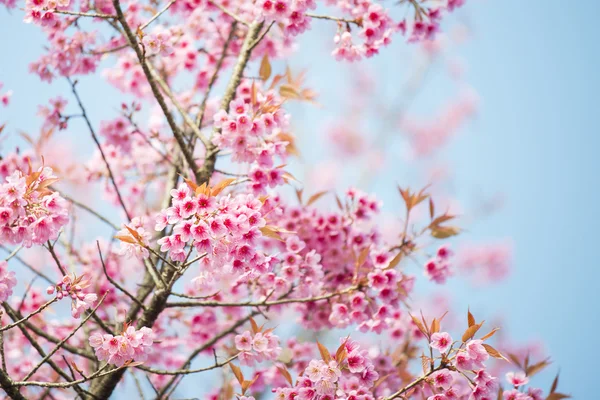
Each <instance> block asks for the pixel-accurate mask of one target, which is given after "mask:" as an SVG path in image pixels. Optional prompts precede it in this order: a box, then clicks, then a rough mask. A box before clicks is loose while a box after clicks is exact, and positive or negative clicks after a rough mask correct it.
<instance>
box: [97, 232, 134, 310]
mask: <svg viewBox="0 0 600 400" xmlns="http://www.w3.org/2000/svg"><path fill="white" fill-rule="evenodd" d="M96 246H97V247H98V255H99V256H100V262H101V263H102V269H103V270H104V275H105V276H106V279H108V281H109V282H110V283H112V284H113V285H114V286H115V287H116V288H117V289H119V290H120V291H121V292H123V294H125V295H126V296H127V297H129V298H130V299H131V300H133V301H134V302H135V303H137V305H138V306H140V307H141V308H142V309H143V310H146V306H144V303H142V302H141V301H139V300H138V299H137V297H135V296H134V295H132V294H131V293H129V291H128V290H127V289H125V288H124V287H123V286H121V285H120V284H119V283H118V282H117V281H115V280H114V279H113V278H111V277H110V275H108V271H107V270H106V264H105V263H104V258H103V257H102V251H101V250H100V242H99V241H97V240H96Z"/></svg>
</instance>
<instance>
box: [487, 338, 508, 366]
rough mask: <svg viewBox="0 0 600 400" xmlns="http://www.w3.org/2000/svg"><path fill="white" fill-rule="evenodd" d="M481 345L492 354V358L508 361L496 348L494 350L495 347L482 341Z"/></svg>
mask: <svg viewBox="0 0 600 400" xmlns="http://www.w3.org/2000/svg"><path fill="white" fill-rule="evenodd" d="M483 347H485V351H487V353H488V354H489V355H490V356H492V357H494V358H497V359H500V360H505V361H508V359H507V358H506V357H504V356H503V355H502V354H500V352H499V351H498V350H496V349H495V348H493V347H492V346H490V345H489V344H486V343H484V344H483ZM509 362H510V361H509Z"/></svg>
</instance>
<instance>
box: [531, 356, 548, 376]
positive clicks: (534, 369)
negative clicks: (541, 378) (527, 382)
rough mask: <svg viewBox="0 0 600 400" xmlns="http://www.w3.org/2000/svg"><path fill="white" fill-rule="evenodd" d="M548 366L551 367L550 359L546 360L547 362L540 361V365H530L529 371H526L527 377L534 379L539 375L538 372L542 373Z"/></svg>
mask: <svg viewBox="0 0 600 400" xmlns="http://www.w3.org/2000/svg"><path fill="white" fill-rule="evenodd" d="M548 365H550V359H546V360H543V361H540V362H539V363H536V364H533V365H529V366H528V367H527V369H526V370H525V375H527V376H529V377H532V376H534V375H535V374H537V373H538V372H540V371H541V370H543V369H544V368H546V367H547V366H548Z"/></svg>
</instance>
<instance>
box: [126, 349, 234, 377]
mask: <svg viewBox="0 0 600 400" xmlns="http://www.w3.org/2000/svg"><path fill="white" fill-rule="evenodd" d="M238 356H239V354H236V355H234V356H232V357H229V358H228V359H226V360H225V361H223V362H221V363H219V362H215V364H214V365H211V366H210V367H204V368H198V369H176V370H172V371H170V370H166V369H154V368H150V367H144V366H143V365H140V366H139V367H138V368H139V369H141V370H143V371H146V372H149V373H151V374H156V375H189V374H196V373H198V372H205V371H210V370H212V369H216V368H221V367H223V366H225V365H227V364H229V363H230V362H232V361H233V360H235V359H236V358H238Z"/></svg>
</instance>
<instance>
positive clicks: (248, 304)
mask: <svg viewBox="0 0 600 400" xmlns="http://www.w3.org/2000/svg"><path fill="white" fill-rule="evenodd" d="M357 289H358V286H351V287H349V288H346V289H344V290H341V291H338V292H335V293H328V294H324V295H321V296H315V297H305V298H300V299H294V298H291V299H278V300H273V301H267V300H266V299H265V300H264V301H257V302H254V301H247V302H241V303H236V302H218V301H182V302H173V303H167V305H166V307H270V306H276V305H280V304H290V303H312V302H315V301H320V300H327V299H331V298H333V297H338V296H342V295H344V294H348V293H351V292H353V291H355V290H357Z"/></svg>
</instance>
